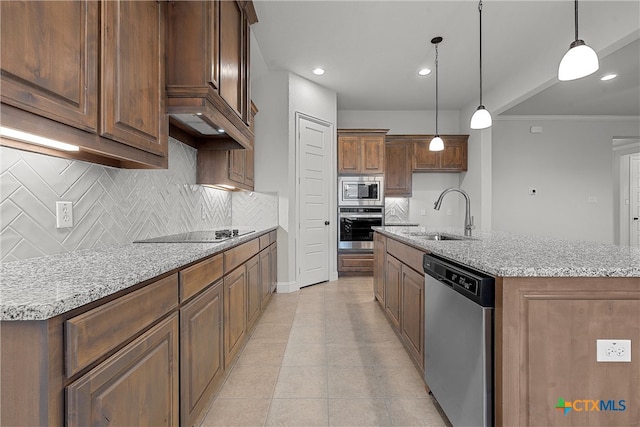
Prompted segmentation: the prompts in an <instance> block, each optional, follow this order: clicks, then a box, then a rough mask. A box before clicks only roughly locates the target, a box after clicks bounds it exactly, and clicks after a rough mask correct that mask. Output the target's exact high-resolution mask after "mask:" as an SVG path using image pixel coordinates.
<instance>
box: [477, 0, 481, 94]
mask: <svg viewBox="0 0 640 427" xmlns="http://www.w3.org/2000/svg"><path fill="white" fill-rule="evenodd" d="M478 12H480V105H482V0H480V3H478Z"/></svg>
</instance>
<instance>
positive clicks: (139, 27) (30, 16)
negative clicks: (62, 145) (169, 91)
mask: <svg viewBox="0 0 640 427" xmlns="http://www.w3.org/2000/svg"><path fill="white" fill-rule="evenodd" d="M0 8H1V10H0V15H1V17H2V18H1V19H2V22H1V30H2V35H1V37H0V40H1V43H2V45H1V50H2V54H1V55H2V56H1V64H2V65H1V67H2V77H1V82H0V83H1V84H2V124H3V126H7V127H10V128H15V129H18V130H21V131H24V132H27V133H32V134H35V135H38V136H44V137H51V135H54V138H55V139H57V140H60V141H62V142H66V143H69V144H72V145H76V146H78V147H80V151H77V152H62V151H59V150H55V149H51V148H45V147H42V146H39V145H35V144H30V143H28V142H21V141H13V140H9V139H3V140H2V144H3V145H7V146H11V147H16V148H21V149H25V150H30V151H36V152H40V153H44V154H50V155H55V156H59V157H67V158H72V159H79V160H85V161H90V162H95V163H102V164H107V165H110V166H116V167H130V168H131V167H133V168H140V167H167V164H168V161H167V150H168V122H167V116H166V109H165V77H164V76H165V69H164V67H165V61H164V55H165V27H166V22H165V11H166V4H165V3H162V2H157V1H102V2H98V1H66V2H62V1H55V2H47V1H42V2H35V1H34V2H29V1H27V2H19V1H6V2H0Z"/></svg>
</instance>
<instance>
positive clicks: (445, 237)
mask: <svg viewBox="0 0 640 427" xmlns="http://www.w3.org/2000/svg"><path fill="white" fill-rule="evenodd" d="M409 235H410V236H415V237H420V238H422V239H425V240H466V239H468V238H467V237H462V236H452V235H450V234H442V233H429V232H427V231H411V232H409Z"/></svg>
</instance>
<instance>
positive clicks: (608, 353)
mask: <svg viewBox="0 0 640 427" xmlns="http://www.w3.org/2000/svg"><path fill="white" fill-rule="evenodd" d="M596 341H597V343H596V348H597V357H596V361H598V362H631V340H596Z"/></svg>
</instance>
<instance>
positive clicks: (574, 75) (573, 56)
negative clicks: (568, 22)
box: [558, 0, 600, 81]
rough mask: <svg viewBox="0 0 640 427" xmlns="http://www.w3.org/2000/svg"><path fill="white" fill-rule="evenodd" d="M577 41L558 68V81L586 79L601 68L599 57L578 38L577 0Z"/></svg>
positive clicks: (570, 47)
mask: <svg viewBox="0 0 640 427" xmlns="http://www.w3.org/2000/svg"><path fill="white" fill-rule="evenodd" d="M575 28H576V39H575V40H574V41H573V42H572V43H571V44H570V45H569V50H568V51H567V53H565V54H564V56H563V57H562V60H561V61H560V66H559V67H558V80H561V81H567V80H575V79H579V78H581V77H586V76H588V75H590V74H593V73H595V72H596V71H598V68H600V64H599V63H598V55H597V54H596V52H595V51H594V50H593V49H592V48H590V47H589V46H587V45H586V44H585V43H584V41H583V40H580V39H579V38H578V0H575Z"/></svg>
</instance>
